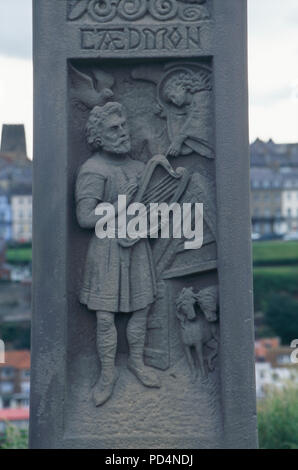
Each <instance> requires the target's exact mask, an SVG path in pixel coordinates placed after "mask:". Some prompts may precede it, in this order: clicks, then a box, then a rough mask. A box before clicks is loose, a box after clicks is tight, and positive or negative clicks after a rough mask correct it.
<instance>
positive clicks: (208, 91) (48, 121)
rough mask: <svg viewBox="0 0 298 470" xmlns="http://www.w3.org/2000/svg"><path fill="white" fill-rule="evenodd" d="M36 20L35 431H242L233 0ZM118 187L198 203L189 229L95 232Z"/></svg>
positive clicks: (230, 441)
mask: <svg viewBox="0 0 298 470" xmlns="http://www.w3.org/2000/svg"><path fill="white" fill-rule="evenodd" d="M34 25H35V38H34V49H35V50H34V56H35V162H34V166H35V170H34V171H35V185H34V188H35V189H34V190H35V196H34V214H35V219H34V263H33V265H34V266H33V268H34V292H33V299H34V300H33V310H34V311H33V322H32V324H33V325H32V337H33V350H32V353H33V366H32V393H31V426H30V440H31V447H34V448H44V447H50V448H60V447H61V448H66V447H71V448H219V447H227V448H254V447H256V445H257V444H256V442H257V441H256V410H255V384H254V364H253V325H252V321H253V315H252V277H251V246H250V215H249V159H248V122H247V70H246V60H247V59H246V2H245V0H241V1H239V0H197V1H190V0H189V1H186V0H184V1H182V0H167V1H163V0H138V1H128V0H121V1H120V0H119V1H111V2H99V1H97V0H68V1H67V0H38V1H35V2H34ZM119 195H126V196H127V199H128V203H129V202H137V203H144V204H146V205H148V204H150V203H156V202H157V203H160V202H177V203H180V204H182V203H203V204H204V219H203V223H204V242H203V246H202V247H201V248H200V249H197V250H187V249H185V246H184V242H185V239H180V238H178V239H176V238H173V237H168V238H160V237H157V238H155V239H152V238H151V239H150V238H145V239H143V238H137V239H132V238H129V237H126V238H121V236H120V235H119V233H117V236H116V238H113V239H103V240H102V239H99V238H98V237H97V235H96V234H95V233H94V229H95V226H96V224H97V221H98V216H96V215H95V209H96V207H97V206H98V204H100V203H102V202H104V203H106V204H107V203H109V204H113V205H114V206H116V202H117V197H118V196H119ZM193 217H194V215H193V214H192V218H193ZM119 218H120V214H118V213H117V220H118V219H119ZM129 220H131V219H129ZM160 229H161V227H159V228H158V229H157V230H156V233H157V234H158V233H159V231H160Z"/></svg>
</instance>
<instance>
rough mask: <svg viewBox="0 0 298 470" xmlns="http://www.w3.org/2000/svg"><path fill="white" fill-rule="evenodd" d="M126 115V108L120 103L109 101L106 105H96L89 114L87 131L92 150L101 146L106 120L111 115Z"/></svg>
mask: <svg viewBox="0 0 298 470" xmlns="http://www.w3.org/2000/svg"><path fill="white" fill-rule="evenodd" d="M113 114H117V115H119V116H123V115H124V109H123V107H122V105H121V104H120V103H116V102H109V103H106V104H105V105H104V106H95V107H94V108H93V109H92V110H91V111H90V114H89V117H88V121H87V124H86V128H85V132H86V139H87V143H88V145H89V146H90V147H91V149H92V150H98V149H99V148H100V146H101V143H100V135H101V128H102V124H103V123H104V121H105V120H106V119H107V118H108V117H109V116H111V115H113Z"/></svg>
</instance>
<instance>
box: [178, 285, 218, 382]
mask: <svg viewBox="0 0 298 470" xmlns="http://www.w3.org/2000/svg"><path fill="white" fill-rule="evenodd" d="M176 307H177V311H176V316H177V318H178V320H179V322H180V326H181V337H182V342H183V345H184V349H185V354H186V358H187V361H188V364H189V367H190V370H191V374H192V380H193V381H195V380H196V378H197V376H198V368H197V366H196V361H195V359H194V357H193V354H192V350H194V355H195V357H196V359H197V362H198V365H199V369H200V372H201V376H202V377H207V370H206V365H205V358H204V347H208V348H209V349H210V353H209V354H207V355H206V360H207V364H208V368H209V370H213V369H214V363H213V361H214V358H215V357H216V356H217V354H218V344H219V338H218V333H217V325H216V324H215V322H216V321H217V319H218V315H217V308H218V289H217V287H216V286H212V287H208V288H206V289H202V290H200V291H199V292H198V293H197V294H196V293H194V291H193V288H192V287H190V288H184V289H182V291H181V292H180V294H179V296H178V297H177V301H176ZM205 350H206V348H205Z"/></svg>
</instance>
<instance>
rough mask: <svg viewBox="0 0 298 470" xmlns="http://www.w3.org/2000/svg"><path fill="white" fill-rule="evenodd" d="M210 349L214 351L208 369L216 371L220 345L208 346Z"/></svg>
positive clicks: (211, 353) (209, 359) (210, 355)
mask: <svg viewBox="0 0 298 470" xmlns="http://www.w3.org/2000/svg"><path fill="white" fill-rule="evenodd" d="M208 347H209V348H211V349H212V351H211V352H210V354H209V356H208V367H209V369H210V370H211V371H212V370H214V367H215V366H214V359H215V358H216V356H217V353H218V345H217V344H216V346H210V345H208Z"/></svg>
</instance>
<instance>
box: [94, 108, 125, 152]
mask: <svg viewBox="0 0 298 470" xmlns="http://www.w3.org/2000/svg"><path fill="white" fill-rule="evenodd" d="M100 141H101V145H100V146H101V148H102V149H103V150H105V151H106V152H108V153H114V154H117V155H126V154H127V153H129V152H130V150H131V141H130V135H129V130H128V126H127V121H126V118H125V116H123V115H119V114H116V113H115V114H111V115H109V116H108V117H107V118H106V119H105V120H104V122H103V123H102V125H101V131H100Z"/></svg>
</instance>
